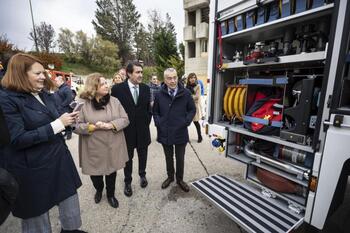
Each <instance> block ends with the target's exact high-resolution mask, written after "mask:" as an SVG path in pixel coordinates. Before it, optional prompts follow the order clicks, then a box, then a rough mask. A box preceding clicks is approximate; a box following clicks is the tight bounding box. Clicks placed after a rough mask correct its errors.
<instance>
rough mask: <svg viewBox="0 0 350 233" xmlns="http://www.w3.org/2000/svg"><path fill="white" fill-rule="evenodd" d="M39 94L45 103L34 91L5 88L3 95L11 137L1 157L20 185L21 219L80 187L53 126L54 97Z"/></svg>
mask: <svg viewBox="0 0 350 233" xmlns="http://www.w3.org/2000/svg"><path fill="white" fill-rule="evenodd" d="M4 95H6V96H4ZM40 97H41V99H42V100H43V102H44V103H45V106H44V105H43V104H41V103H40V102H39V101H38V100H37V99H36V98H35V97H34V96H33V95H31V94H24V93H18V92H12V91H8V90H4V92H3V93H2V96H1V98H0V107H1V108H2V110H3V112H4V116H5V119H6V123H7V125H8V129H9V131H10V136H11V142H10V144H9V145H7V146H5V147H4V148H3V156H2V158H1V160H2V164H3V166H4V167H5V169H7V170H8V171H9V172H10V173H11V174H12V175H13V176H14V177H15V178H16V180H17V182H18V184H19V194H18V197H17V200H16V203H15V206H14V209H13V211H12V213H13V215H14V216H16V217H19V218H22V219H27V218H32V217H36V216H39V215H41V214H43V213H45V212H47V211H48V210H49V209H51V208H52V207H53V206H55V205H57V204H59V203H60V202H61V201H63V200H65V199H66V198H68V197H70V196H72V195H74V194H76V192H77V188H78V187H80V186H81V181H80V178H79V175H78V172H77V170H76V167H75V164H74V161H73V159H72V156H71V154H70V152H69V149H68V147H67V145H66V144H65V141H64V139H63V136H62V135H61V134H56V135H55V134H54V132H53V129H52V127H51V125H50V123H51V122H52V121H54V120H56V119H57V118H58V117H59V113H58V111H57V105H56V102H55V99H54V96H53V95H52V94H49V93H46V92H42V93H40Z"/></svg>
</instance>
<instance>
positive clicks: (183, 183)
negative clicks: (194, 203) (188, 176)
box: [177, 180, 190, 193]
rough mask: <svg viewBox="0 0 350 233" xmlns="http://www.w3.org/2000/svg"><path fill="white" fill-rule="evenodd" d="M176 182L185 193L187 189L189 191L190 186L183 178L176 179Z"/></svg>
mask: <svg viewBox="0 0 350 233" xmlns="http://www.w3.org/2000/svg"><path fill="white" fill-rule="evenodd" d="M177 184H178V185H179V186H180V188H181V189H182V190H183V191H184V192H186V193H187V192H188V191H190V187H188V185H187V184H186V183H185V182H184V181H183V180H180V181H177Z"/></svg>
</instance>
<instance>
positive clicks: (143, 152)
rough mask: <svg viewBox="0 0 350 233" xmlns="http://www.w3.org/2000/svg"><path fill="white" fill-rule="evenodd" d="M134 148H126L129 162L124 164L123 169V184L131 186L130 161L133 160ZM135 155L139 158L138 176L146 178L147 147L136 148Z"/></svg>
mask: <svg viewBox="0 0 350 233" xmlns="http://www.w3.org/2000/svg"><path fill="white" fill-rule="evenodd" d="M134 150H135V148H132V149H131V148H128V155H129V161H128V162H126V164H125V168H124V182H125V184H131V181H132V159H133V158H134ZM136 151H137V155H138V157H139V175H140V177H145V176H146V165H147V152H148V146H146V147H142V148H138V147H137V148H136Z"/></svg>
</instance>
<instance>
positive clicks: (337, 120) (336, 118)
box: [333, 115, 344, 128]
mask: <svg viewBox="0 0 350 233" xmlns="http://www.w3.org/2000/svg"><path fill="white" fill-rule="evenodd" d="M343 121H344V116H343V115H335V116H334V120H333V126H334V127H339V128H340V127H341V124H343Z"/></svg>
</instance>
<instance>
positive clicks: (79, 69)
mask: <svg viewBox="0 0 350 233" xmlns="http://www.w3.org/2000/svg"><path fill="white" fill-rule="evenodd" d="M61 70H62V71H64V72H73V73H74V74H77V75H88V74H91V73H94V72H96V71H95V70H93V69H92V68H91V67H88V66H86V65H84V64H80V63H69V62H66V61H64V62H63V65H62V67H61Z"/></svg>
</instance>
